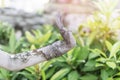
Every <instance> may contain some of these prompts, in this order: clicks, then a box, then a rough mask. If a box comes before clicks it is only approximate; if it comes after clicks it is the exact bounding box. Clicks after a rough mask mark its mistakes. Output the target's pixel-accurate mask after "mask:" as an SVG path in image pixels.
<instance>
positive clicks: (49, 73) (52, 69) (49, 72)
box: [46, 67, 55, 79]
mask: <svg viewBox="0 0 120 80" xmlns="http://www.w3.org/2000/svg"><path fill="white" fill-rule="evenodd" d="M54 72H55V67H53V68H50V69H49V70H47V74H46V79H48V78H50V77H51V76H52V75H53V74H54Z"/></svg>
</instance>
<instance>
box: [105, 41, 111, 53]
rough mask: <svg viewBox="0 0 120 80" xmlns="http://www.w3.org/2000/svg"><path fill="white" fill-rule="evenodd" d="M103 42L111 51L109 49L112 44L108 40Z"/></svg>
mask: <svg viewBox="0 0 120 80" xmlns="http://www.w3.org/2000/svg"><path fill="white" fill-rule="evenodd" d="M105 44H106V46H107V49H108V50H109V51H111V49H112V44H111V43H110V42H109V41H107V40H106V41H105Z"/></svg>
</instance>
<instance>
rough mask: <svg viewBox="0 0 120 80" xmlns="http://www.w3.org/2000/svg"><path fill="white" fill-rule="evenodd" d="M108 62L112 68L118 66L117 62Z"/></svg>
mask: <svg viewBox="0 0 120 80" xmlns="http://www.w3.org/2000/svg"><path fill="white" fill-rule="evenodd" d="M106 64H107V65H108V66H109V67H110V68H112V69H115V68H116V63H115V62H110V61H109V62H106Z"/></svg>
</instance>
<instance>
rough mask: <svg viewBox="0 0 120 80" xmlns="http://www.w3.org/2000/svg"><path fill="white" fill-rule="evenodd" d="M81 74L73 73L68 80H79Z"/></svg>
mask: <svg viewBox="0 0 120 80" xmlns="http://www.w3.org/2000/svg"><path fill="white" fill-rule="evenodd" d="M78 78H79V73H78V72H77V71H71V72H70V73H69V75H68V80H78Z"/></svg>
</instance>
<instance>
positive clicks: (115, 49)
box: [109, 41, 120, 58]
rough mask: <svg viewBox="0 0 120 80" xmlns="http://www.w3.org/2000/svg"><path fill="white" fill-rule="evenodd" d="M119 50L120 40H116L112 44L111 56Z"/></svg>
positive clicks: (114, 55)
mask: <svg viewBox="0 0 120 80" xmlns="http://www.w3.org/2000/svg"><path fill="white" fill-rule="evenodd" d="M119 50H120V41H118V42H116V43H115V44H114V45H113V46H112V49H111V51H110V56H109V58H111V57H116V53H117V52H118V51H119Z"/></svg>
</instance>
